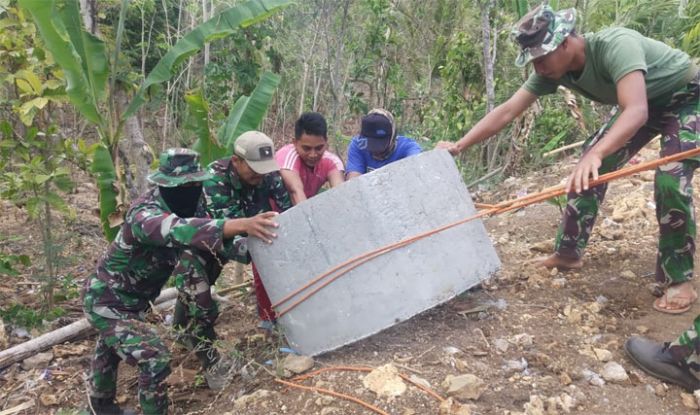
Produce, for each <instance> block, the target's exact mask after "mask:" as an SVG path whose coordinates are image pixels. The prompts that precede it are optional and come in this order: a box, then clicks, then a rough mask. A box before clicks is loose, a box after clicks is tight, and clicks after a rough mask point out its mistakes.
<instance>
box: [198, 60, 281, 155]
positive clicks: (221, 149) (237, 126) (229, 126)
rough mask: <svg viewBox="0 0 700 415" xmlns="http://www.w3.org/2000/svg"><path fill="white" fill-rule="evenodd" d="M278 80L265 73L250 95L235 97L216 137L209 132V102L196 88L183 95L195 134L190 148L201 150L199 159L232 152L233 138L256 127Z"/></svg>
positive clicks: (263, 114) (277, 77)
mask: <svg viewBox="0 0 700 415" xmlns="http://www.w3.org/2000/svg"><path fill="white" fill-rule="evenodd" d="M279 82H280V77H279V75H275V74H273V73H270V72H266V73H264V74H263V76H262V78H261V79H260V81H259V82H258V85H257V86H256V87H255V89H254V90H253V93H252V94H251V95H250V96H249V97H248V96H245V95H244V96H242V97H240V98H238V100H237V101H236V103H235V104H234V105H233V108H231V111H230V112H229V115H228V117H227V118H226V120H225V121H224V123H223V125H222V126H221V127H220V128H219V130H218V133H217V136H216V138H214V137H212V136H211V134H210V132H209V104H208V103H207V102H206V101H205V100H204V98H203V97H202V95H201V93H199V92H198V91H197V92H194V93H192V94H189V95H187V96H186V97H185V100H186V101H187V105H188V107H189V110H190V120H191V122H190V124H189V128H190V129H192V130H193V131H194V132H195V134H196V136H197V141H196V142H195V144H194V145H193V146H192V148H193V149H194V150H196V151H198V152H199V153H200V155H201V160H202V163H210V162H212V161H214V160H216V159H218V158H221V157H224V156H226V155H230V154H233V144H234V142H235V141H236V138H238V136H240V135H241V134H243V133H244V132H246V131H250V130H257V129H258V128H259V126H260V124H261V123H262V120H263V118H264V117H265V113H266V112H267V108H268V107H269V106H270V101H271V100H272V97H273V95H274V93H275V89H276V88H277V85H278V84H279Z"/></svg>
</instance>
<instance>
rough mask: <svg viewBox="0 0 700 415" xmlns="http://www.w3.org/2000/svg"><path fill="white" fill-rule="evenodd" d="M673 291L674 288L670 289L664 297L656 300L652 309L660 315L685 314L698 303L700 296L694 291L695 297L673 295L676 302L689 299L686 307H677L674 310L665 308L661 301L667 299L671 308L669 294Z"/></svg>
mask: <svg viewBox="0 0 700 415" xmlns="http://www.w3.org/2000/svg"><path fill="white" fill-rule="evenodd" d="M672 289H673V287H668V288H667V289H666V292H665V293H664V295H663V296H661V297H659V298H657V299H656V300H654V303H653V304H652V307H653V308H654V310H656V311H658V312H660V313H666V314H683V313H685V312H686V311H688V310H690V308H691V307H692V306H693V303H695V301H697V299H698V294H697V293H696V292H695V290H693V295H692V296H690V297H686V296H679V295H673V294H674V293H671V294H672V295H673V297H675V299H676V300H678V299H681V298H683V299H686V298H687V299H688V305H686V306H684V307H677V306H675V307H674V308H664V307H662V306H661V300H662V299H666V304H667V306H670V305H671V304H670V302H669V297H668V294H669V291H671V290H672Z"/></svg>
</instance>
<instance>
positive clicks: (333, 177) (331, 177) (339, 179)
mask: <svg viewBox="0 0 700 415" xmlns="http://www.w3.org/2000/svg"><path fill="white" fill-rule="evenodd" d="M344 181H345V179H344V178H343V171H342V170H333V171H332V172H330V173H328V183H330V185H331V187H332V188H333V187H337V186H340V185H341V184H342V183H343V182H344Z"/></svg>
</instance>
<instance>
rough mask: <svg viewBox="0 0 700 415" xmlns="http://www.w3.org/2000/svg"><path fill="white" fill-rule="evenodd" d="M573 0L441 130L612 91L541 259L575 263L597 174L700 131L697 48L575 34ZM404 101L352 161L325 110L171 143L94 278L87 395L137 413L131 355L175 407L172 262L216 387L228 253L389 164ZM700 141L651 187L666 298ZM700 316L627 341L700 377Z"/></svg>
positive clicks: (687, 263)
mask: <svg viewBox="0 0 700 415" xmlns="http://www.w3.org/2000/svg"><path fill="white" fill-rule="evenodd" d="M575 22H576V12H575V10H574V9H567V10H562V11H558V12H555V11H554V10H552V9H551V8H550V7H549V6H548V5H547V4H546V3H545V4H543V5H541V6H539V7H537V8H535V9H534V10H532V11H531V12H530V13H528V14H527V15H526V16H525V17H523V19H521V21H520V22H518V24H517V25H516V27H515V29H514V33H513V34H514V38H515V40H516V41H517V42H518V44H519V46H520V48H521V51H520V54H519V56H518V58H517V60H516V65H518V66H525V65H527V64H529V63H532V65H533V68H534V72H533V73H532V75H531V76H530V77H529V79H528V80H527V81H526V82H525V83H524V84H523V86H522V87H521V88H520V89H519V90H518V91H517V92H516V93H515V94H514V95H513V96H512V97H511V98H509V99H508V100H507V101H505V102H504V103H503V104H501V105H499V106H498V107H497V108H495V109H494V110H493V111H492V112H490V113H488V114H487V115H486V116H485V117H484V118H483V119H482V120H481V121H479V122H478V123H477V124H476V125H475V126H473V127H472V129H471V130H470V131H469V132H468V133H467V134H466V135H465V136H464V137H463V138H461V139H460V140H458V141H457V142H440V143H438V145H437V146H438V147H439V148H445V149H447V150H448V151H449V152H450V153H452V154H453V155H457V154H459V153H460V152H462V151H464V150H465V149H466V148H468V147H470V146H472V145H474V144H477V143H480V142H482V141H484V140H486V139H487V138H489V137H491V136H494V135H495V134H497V133H498V132H499V131H500V130H501V129H503V128H504V127H505V126H506V125H507V124H508V123H510V122H511V121H512V120H514V119H515V118H516V117H518V116H519V115H520V114H522V113H523V112H524V111H525V110H526V109H527V108H528V107H529V106H530V105H531V104H532V103H534V102H535V101H536V100H537V98H538V97H540V96H542V95H545V94H551V93H554V92H555V91H556V90H557V87H558V86H559V85H564V86H566V87H568V88H571V89H573V90H575V91H577V92H579V93H581V94H582V95H583V96H585V97H587V98H589V99H591V100H594V101H596V102H600V103H603V104H609V105H614V106H615V111H614V112H613V113H612V114H611V117H610V120H609V121H608V122H607V123H606V124H605V125H603V126H602V127H601V128H600V129H599V130H598V131H597V132H596V133H595V134H593V135H592V136H591V137H590V138H589V139H588V140H587V141H586V143H585V146H584V151H583V156H582V158H581V159H580V161H579V162H578V164H577V165H576V167H575V168H574V170H573V172H572V173H571V175H570V176H569V178H568V181H567V185H566V187H567V190H568V191H569V194H568V198H569V200H568V204H567V207H566V210H565V213H564V216H563V218H562V222H561V226H560V228H559V232H558V233H557V237H556V242H555V253H554V254H553V255H551V256H549V257H546V258H543V259H541V261H540V263H541V264H542V265H543V266H546V267H550V268H551V267H557V268H558V269H562V270H566V269H576V268H581V267H582V266H583V262H582V258H583V253H584V249H585V247H586V245H587V242H588V238H589V236H590V234H591V230H592V227H593V223H594V221H595V218H596V215H597V213H598V209H599V206H600V204H601V202H602V201H603V197H604V195H605V191H606V186H605V185H599V186H595V187H590V186H589V183H590V180H591V179H596V178H597V177H598V175H599V174H603V173H607V172H610V171H613V170H616V169H618V168H620V167H621V166H622V165H624V164H625V163H626V162H627V161H628V160H629V159H630V158H631V157H632V156H633V155H634V154H635V153H637V152H638V151H639V150H640V149H641V148H642V147H643V146H644V145H645V144H647V143H648V142H649V141H650V140H652V139H653V137H655V136H656V135H657V134H661V135H662V139H661V155H662V156H667V155H671V154H676V153H678V152H680V151H684V150H687V149H691V148H695V147H696V146H697V143H698V141H700V104H699V101H698V98H699V96H700V74H699V73H698V68H697V67H696V66H695V64H694V63H693V61H692V60H691V58H690V57H689V56H688V55H687V54H685V53H683V52H681V51H679V50H676V49H673V48H671V47H669V46H667V45H666V44H664V43H662V42H658V41H655V40H652V39H649V38H646V37H644V36H642V35H641V34H639V33H638V32H636V31H634V30H630V29H625V28H609V29H604V30H601V31H599V32H597V33H593V34H586V35H579V34H578V33H576V31H575ZM396 130H397V129H396V124H395V122H394V119H393V116H392V115H391V114H390V113H389V112H387V111H385V110H382V109H376V110H372V111H370V112H369V113H368V114H367V115H366V116H365V117H363V118H362V123H361V128H360V134H358V135H357V136H356V137H354V138H353V140H352V142H351V143H350V145H349V147H348V149H347V162H346V164H345V166H343V163H342V161H341V160H340V159H339V158H338V157H337V156H336V155H335V154H332V153H331V152H329V151H328V150H327V149H328V143H327V141H328V137H327V126H326V122H325V120H324V119H323V117H322V116H321V115H320V114H318V113H305V114H302V115H301V117H300V118H299V119H298V121H297V122H296V125H295V133H294V140H293V141H292V143H290V144H287V145H285V146H283V147H282V148H280V149H279V151H277V152H275V147H274V144H273V142H272V140H271V139H270V138H269V137H267V136H266V135H265V134H263V133H261V132H256V131H250V132H247V133H244V134H243V135H241V136H240V137H239V138H238V139H237V140H236V142H235V145H234V151H233V155H232V156H231V157H227V158H224V159H221V160H218V161H215V162H213V163H212V164H211V165H210V166H209V167H208V169H207V170H205V169H202V168H201V166H200V165H199V161H198V160H199V159H198V155H197V154H196V153H195V152H193V151H190V150H186V149H171V150H168V151H166V152H164V153H163V154H162V155H161V158H160V167H159V169H158V171H157V172H155V173H153V174H152V175H151V176H150V177H149V179H150V181H151V182H152V183H153V184H154V185H155V186H154V187H153V188H152V189H150V190H149V191H147V192H146V193H145V194H144V195H143V196H141V197H140V198H139V199H137V200H136V201H134V203H133V204H132V205H131V207H130V209H129V211H128V212H127V214H126V217H125V220H124V223H123V224H122V225H121V229H120V231H119V233H118V235H117V237H116V239H115V240H114V242H112V244H111V245H110V246H109V248H108V251H107V253H106V254H105V256H104V257H103V258H102V259H101V260H100V261H99V263H98V266H97V272H96V273H95V274H93V275H92V276H91V277H89V278H88V279H87V281H86V285H85V290H84V309H85V313H86V315H87V317H88V319H89V321H90V322H91V324H92V325H93V326H94V327H96V328H97V329H98V331H99V337H98V340H97V346H96V351H95V357H94V359H93V366H92V375H91V377H90V379H91V380H90V404H91V407H92V409H93V410H95V412H96V413H99V414H102V413H104V414H121V413H127V412H126V411H123V410H122V409H121V408H119V407H118V406H117V405H116V403H115V402H114V398H115V396H116V378H117V366H118V364H119V362H120V361H121V360H125V361H126V362H127V363H129V364H132V365H136V366H138V368H139V400H140V404H141V409H142V411H143V412H144V413H146V414H165V413H167V406H168V400H167V393H166V392H167V391H166V386H165V383H164V379H165V378H166V377H167V375H168V373H169V372H170V367H169V362H170V354H169V351H168V349H167V347H166V346H165V345H164V343H163V341H162V340H161V339H160V338H159V336H158V335H157V333H156V332H155V331H154V329H153V328H152V327H151V326H149V325H148V324H147V323H145V322H144V313H145V312H146V311H147V310H148V308H149V306H150V304H151V302H152V301H153V300H154V299H155V298H156V297H157V295H158V294H159V292H160V289H161V288H162V287H163V285H164V284H165V283H166V281H167V280H168V279H169V278H170V277H171V276H172V277H173V279H174V282H175V286H176V287H177V288H178V290H179V295H178V299H177V304H176V308H175V312H174V318H173V326H174V327H175V329H176V330H175V331H176V333H177V339H176V340H177V341H178V342H179V343H180V344H183V345H185V346H186V347H189V348H191V349H192V350H194V351H195V354H196V355H197V357H198V358H199V360H200V361H201V363H202V367H203V369H204V373H205V375H204V376H205V379H206V381H207V384H208V385H209V387H211V388H220V387H222V386H223V384H224V382H225V381H226V378H227V370H226V369H227V368H228V366H227V365H226V359H225V357H222V356H221V355H219V353H218V352H217V351H216V347H214V342H215V341H216V333H215V331H214V322H215V321H216V318H217V316H218V309H217V306H216V302H215V301H214V300H213V299H212V296H211V290H210V288H211V286H212V285H213V284H214V283H215V281H216V279H217V278H218V276H219V275H220V273H221V270H222V267H223V265H224V264H225V263H226V262H227V261H229V260H236V261H241V262H249V261H250V257H249V255H248V252H247V245H246V237H255V238H260V239H261V240H263V241H265V242H267V243H272V241H273V239H274V238H275V228H276V226H277V225H276V224H275V221H274V216H275V215H276V214H277V213H276V212H283V211H284V210H286V209H289V208H290V207H291V206H293V205H295V204H298V203H302V202H303V201H305V200H306V199H307V198H310V197H313V196H314V195H316V194H317V193H318V192H319V190H320V188H321V187H322V186H323V185H324V184H325V183H328V184H329V186H330V187H336V186H339V185H341V184H342V183H343V181H344V180H350V179H352V178H353V177H356V176H359V175H361V174H364V173H367V172H369V171H372V170H374V169H377V168H381V167H382V166H385V165H386V164H389V163H391V162H393V161H396V160H399V159H402V158H405V157H409V156H411V155H414V154H417V153H419V152H420V151H421V148H420V146H418V144H416V143H415V141H413V140H411V139H409V138H406V137H403V136H399V135H398V134H397V132H396ZM698 162H700V157H693V158H689V159H686V160H683V161H679V162H675V163H670V164H668V165H665V166H662V167H660V168H658V169H657V171H656V179H655V201H656V210H657V218H658V222H659V228H660V237H659V247H658V257H657V265H656V278H657V281H658V283H659V285H660V286H661V287H663V288H664V292H663V295H662V296H661V297H660V298H658V299H657V300H656V301H654V303H653V307H654V309H656V310H658V311H660V312H665V313H672V314H677V313H682V312H684V311H687V310H688V309H690V307H691V305H692V304H693V303H694V302H695V301H696V300H697V293H696V292H695V289H694V288H693V285H692V283H691V282H690V280H691V278H692V276H693V267H694V262H693V255H694V251H695V231H696V225H695V215H694V210H693V201H692V193H691V190H692V185H691V179H692V175H693V172H694V170H695V168H696V167H697V166H698ZM253 270H254V287H255V292H256V297H257V300H258V309H259V315H260V318H261V327H262V328H268V329H269V328H270V327H272V326H273V325H274V322H275V315H274V310H272V308H271V306H270V300H269V299H268V298H267V295H266V293H265V291H264V287H263V286H262V283H261V282H260V278H259V275H258V273H257V270H256V269H255V267H254V265H253ZM698 330H700V316H698V317H697V318H696V319H695V322H694V325H693V327H691V329H690V330H688V331H687V332H685V333H683V334H682V335H681V336H680V337H679V338H678V339H677V340H675V341H674V342H670V343H665V344H662V343H658V342H654V341H652V340H649V339H645V338H641V337H633V338H631V339H629V340H628V341H627V343H626V344H625V349H626V351H627V353H628V354H629V355H630V357H631V358H632V360H633V361H634V362H635V363H637V364H638V365H639V366H640V367H642V368H643V369H644V370H646V371H647V372H649V373H651V374H653V375H655V376H657V377H660V378H662V379H664V380H667V381H669V382H673V383H677V384H679V385H681V386H683V387H685V388H687V389H695V388H697V387H700V380H698V377H697V376H698V372H700V357H699V351H700V339H699V338H698Z"/></svg>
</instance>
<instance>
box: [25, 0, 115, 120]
mask: <svg viewBox="0 0 700 415" xmlns="http://www.w3.org/2000/svg"><path fill="white" fill-rule="evenodd" d="M75 3H77V0H20V1H19V4H20V5H21V6H22V7H24V8H25V9H27V10H28V11H29V13H31V15H32V17H33V18H34V23H35V24H36V26H37V28H38V29H39V33H40V34H41V38H42V39H43V41H44V44H45V45H46V49H48V50H49V51H50V52H51V54H52V55H53V58H54V60H55V61H56V63H58V65H59V66H60V67H61V69H63V74H64V78H65V80H66V94H67V95H68V98H69V99H70V101H71V103H72V104H73V105H75V107H76V109H77V110H78V111H80V113H81V114H82V115H83V116H84V117H85V118H87V119H88V120H89V121H90V122H92V123H94V124H97V125H98V126H100V127H101V126H103V118H102V116H101V115H100V113H99V111H98V108H97V104H96V103H97V96H96V95H95V92H94V90H93V88H97V89H99V87H100V84H102V90H104V80H103V79H106V74H105V73H103V70H104V69H103V68H102V66H103V65H104V66H106V57H105V56H104V45H103V44H102V45H100V44H101V41H99V40H98V39H97V38H95V37H94V36H90V37H86V36H78V37H80V38H81V39H82V40H83V42H82V44H81V45H79V48H80V49H81V50H82V51H83V56H84V57H85V60H88V59H95V60H96V61H95V62H91V63H89V64H88V63H86V62H84V59H83V56H81V54H80V53H79V52H78V50H76V45H74V44H73V43H72V42H73V41H75V39H74V36H77V35H75V33H76V30H80V29H79V28H80V27H82V25H79V26H78V29H76V28H74V27H72V28H71V29H70V30H71V32H73V33H74V35H70V34H69V33H68V30H67V27H68V26H69V25H73V24H75V21H74V20H73V17H71V14H72V13H75V12H76V11H77V10H78V8H77V5H76V4H75ZM63 19H69V21H64V20H63ZM78 19H80V15H79V14H78ZM78 21H79V20H78ZM100 50H102V55H100ZM100 59H101V60H102V62H99V60H100ZM92 70H95V71H96V73H94V74H90V73H87V72H89V71H92ZM91 80H92V82H91Z"/></svg>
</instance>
